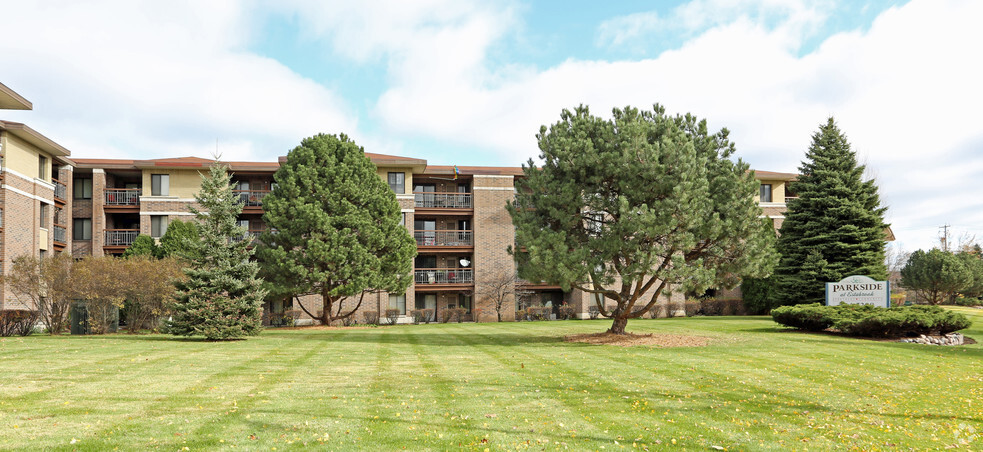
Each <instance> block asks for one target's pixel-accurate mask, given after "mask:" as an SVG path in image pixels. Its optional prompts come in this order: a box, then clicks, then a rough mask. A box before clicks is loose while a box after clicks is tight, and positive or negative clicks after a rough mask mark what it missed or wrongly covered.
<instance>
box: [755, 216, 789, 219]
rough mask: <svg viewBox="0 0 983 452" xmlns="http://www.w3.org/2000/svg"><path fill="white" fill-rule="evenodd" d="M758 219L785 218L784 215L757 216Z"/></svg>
mask: <svg viewBox="0 0 983 452" xmlns="http://www.w3.org/2000/svg"><path fill="white" fill-rule="evenodd" d="M758 218H771V219H778V218H785V215H758Z"/></svg>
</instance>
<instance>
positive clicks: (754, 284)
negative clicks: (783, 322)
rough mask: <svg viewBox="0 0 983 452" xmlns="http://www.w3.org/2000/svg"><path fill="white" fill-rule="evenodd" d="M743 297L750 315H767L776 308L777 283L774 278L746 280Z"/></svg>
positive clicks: (742, 284) (743, 285) (742, 292)
mask: <svg viewBox="0 0 983 452" xmlns="http://www.w3.org/2000/svg"><path fill="white" fill-rule="evenodd" d="M741 296H742V297H743V298H744V308H745V309H746V310H747V313H748V314H751V315H762V314H767V313H768V311H769V310H771V308H773V307H775V304H774V303H775V302H774V300H775V282H774V280H773V279H772V278H744V280H743V281H742V282H741Z"/></svg>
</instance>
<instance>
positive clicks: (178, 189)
mask: <svg viewBox="0 0 983 452" xmlns="http://www.w3.org/2000/svg"><path fill="white" fill-rule="evenodd" d="M206 172H207V170H202V169H193V170H177V169H145V170H143V196H151V194H150V193H151V189H152V188H153V187H152V185H151V184H150V175H152V174H168V175H170V176H171V177H170V190H169V192H168V194H167V196H168V197H170V198H181V199H190V198H194V197H195V193H198V190H200V189H201V175H202V174H205V173H206Z"/></svg>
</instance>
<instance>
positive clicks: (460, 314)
mask: <svg viewBox="0 0 983 452" xmlns="http://www.w3.org/2000/svg"><path fill="white" fill-rule="evenodd" d="M452 311H454V320H455V321H456V322H457V323H461V322H463V321H464V320H465V319H466V318H467V316H468V310H467V309H464V308H454V309H452Z"/></svg>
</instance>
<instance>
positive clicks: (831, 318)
mask: <svg viewBox="0 0 983 452" xmlns="http://www.w3.org/2000/svg"><path fill="white" fill-rule="evenodd" d="M771 317H772V319H774V320H775V322H777V323H780V324H782V325H785V326H788V327H791V328H797V329H800V330H807V331H824V330H827V329H830V328H832V329H834V330H837V331H840V332H842V333H845V334H849V335H851V336H868V337H903V336H918V335H920V334H926V335H942V334H949V333H951V332H953V331H958V330H961V329H964V328H968V327H969V326H970V325H971V324H972V322H970V320H969V318H967V317H966V316H965V315H963V314H960V313H958V312H953V311H950V310H947V309H944V308H942V307H940V306H899V307H893V308H879V307H875V306H867V305H840V306H823V305H821V304H818V303H813V304H808V305H795V306H782V307H779V308H775V309H772V310H771Z"/></svg>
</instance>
